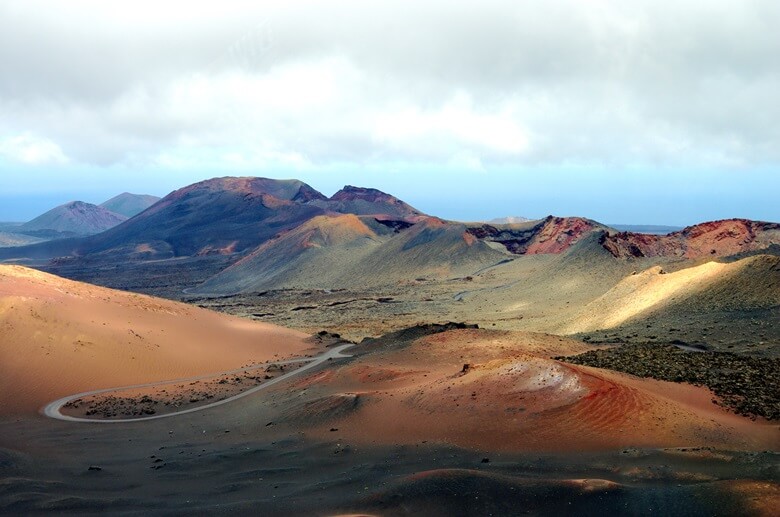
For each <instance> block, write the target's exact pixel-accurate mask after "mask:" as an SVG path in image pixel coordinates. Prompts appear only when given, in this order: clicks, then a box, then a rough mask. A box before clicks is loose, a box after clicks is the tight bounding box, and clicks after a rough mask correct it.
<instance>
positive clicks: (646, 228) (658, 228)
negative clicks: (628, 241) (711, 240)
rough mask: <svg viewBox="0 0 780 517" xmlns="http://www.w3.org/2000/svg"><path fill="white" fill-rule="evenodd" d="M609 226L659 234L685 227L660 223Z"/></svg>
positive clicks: (677, 230) (624, 230) (620, 229)
mask: <svg viewBox="0 0 780 517" xmlns="http://www.w3.org/2000/svg"><path fill="white" fill-rule="evenodd" d="M609 227H610V228H614V229H616V230H619V231H621V232H633V233H653V234H658V235H666V234H668V233H672V232H679V231H680V230H682V229H683V227H682V226H663V225H658V224H610V225H609Z"/></svg>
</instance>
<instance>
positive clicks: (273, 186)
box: [164, 176, 324, 201]
mask: <svg viewBox="0 0 780 517" xmlns="http://www.w3.org/2000/svg"><path fill="white" fill-rule="evenodd" d="M301 189H303V190H304V191H305V192H308V191H313V192H316V190H314V189H313V188H311V187H310V186H309V185H307V184H306V183H304V182H302V181H299V180H277V179H272V178H255V177H234V176H225V177H222V178H211V179H208V180H204V181H200V182H198V183H193V184H192V185H189V186H186V187H183V188H180V189H179V190H176V191H174V192H172V193H171V194H168V196H166V197H165V198H164V199H168V198H170V197H171V196H173V197H175V198H182V197H186V196H188V195H191V194H194V193H198V194H199V195H202V194H204V193H215V194H219V193H229V194H231V195H235V194H239V195H245V196H262V195H270V196H273V197H275V198H277V199H283V200H287V201H292V200H293V198H294V197H295V196H296V195H298V193H299V192H300V191H301ZM323 198H324V196H323Z"/></svg>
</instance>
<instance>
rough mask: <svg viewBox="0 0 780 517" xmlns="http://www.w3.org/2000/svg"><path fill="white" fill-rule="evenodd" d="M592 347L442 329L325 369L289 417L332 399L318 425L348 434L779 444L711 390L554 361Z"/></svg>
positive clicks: (517, 444) (587, 445)
mask: <svg viewBox="0 0 780 517" xmlns="http://www.w3.org/2000/svg"><path fill="white" fill-rule="evenodd" d="M583 348H584V345H583V344H582V343H578V342H576V341H573V340H569V339H565V338H560V337H557V336H546V335H542V334H528V333H517V332H495V331H493V332H491V331H485V330H454V331H449V332H444V333H440V334H435V335H431V336H427V337H423V338H420V339H418V340H416V341H414V342H412V343H411V344H410V345H409V346H407V347H404V348H400V349H399V348H396V347H393V348H386V349H384V350H383V349H382V348H381V345H380V346H378V347H377V349H375V350H374V351H372V352H371V353H369V354H366V355H364V356H362V357H360V358H359V359H357V360H355V361H353V362H352V363H351V364H349V365H345V366H342V367H341V368H339V369H338V370H336V371H334V372H333V373H332V374H329V375H327V376H322V375H320V377H319V378H318V379H317V384H318V386H319V388H318V389H317V391H316V394H317V396H318V397H319V399H318V403H316V404H309V405H307V404H305V403H304V404H302V405H300V406H299V407H298V410H297V411H298V413H297V414H296V413H295V411H293V412H292V413H291V414H290V416H291V417H294V419H295V421H298V422H302V421H306V418H305V413H307V412H308V411H310V410H311V409H313V408H317V409H318V411H321V409H322V408H323V407H327V408H328V411H330V413H331V414H332V415H333V418H332V420H331V421H328V422H327V425H323V426H322V427H321V428H320V427H319V426H317V429H314V431H315V432H319V430H320V429H322V430H323V431H326V430H327V429H326V427H327V426H330V425H332V426H333V427H336V428H338V429H339V432H340V433H341V434H340V436H343V437H344V439H353V440H356V441H363V442H366V443H421V442H423V441H427V442H446V443H451V444H455V445H459V446H465V447H473V448H478V449H479V448H484V449H489V450H565V451H569V450H570V451H578V450H579V451H581V450H599V449H614V448H620V447H631V446H636V447H677V446H702V445H706V446H715V447H725V448H730V449H759V450H760V449H763V448H767V447H776V446H777V444H778V443H780V442H779V441H778V440H780V433H778V426H777V425H772V424H768V423H766V422H760V421H758V422H754V421H751V420H749V419H747V418H744V417H741V416H738V415H734V414H732V413H729V412H728V411H727V410H724V409H723V408H721V407H720V406H717V405H715V404H713V403H712V398H713V396H712V394H711V393H710V391H709V390H707V389H705V388H699V387H695V386H690V385H686V384H675V383H668V382H661V381H655V380H649V379H639V378H636V377H632V376H629V375H624V374H620V373H616V372H611V371H607V370H600V369H596V368H588V367H581V366H574V365H569V364H565V363H561V362H558V361H555V360H552V359H550V357H551V356H555V355H566V354H571V353H577V352H579V351H581V350H582V349H583ZM464 365H468V366H464ZM389 378H393V379H395V381H394V382H388V379H389ZM299 382H300V384H301V385H302V386H305V385H306V383H307V380H306V379H302V380H301V381H299ZM325 387H327V389H325ZM347 395H349V396H350V397H351V398H347V397H346V396H347ZM317 421H318V422H319V421H322V419H321V418H319V419H318V420H317Z"/></svg>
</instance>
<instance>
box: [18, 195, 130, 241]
mask: <svg viewBox="0 0 780 517" xmlns="http://www.w3.org/2000/svg"><path fill="white" fill-rule="evenodd" d="M125 220H127V217H126V216H124V215H120V214H117V213H114V212H112V211H110V210H108V209H106V208H104V207H102V206H99V205H93V204H91V203H85V202H83V201H71V202H70V203H65V204H64V205H60V206H58V207H55V208H52V209H51V210H49V211H48V212H46V213H44V214H41V215H39V216H38V217H36V218H35V219H33V220H32V221H29V222H27V223H24V224H23V225H21V226H19V229H18V230H17V231H18V232H19V233H28V234H33V235H36V236H44V237H53V236H57V237H59V236H62V237H68V236H80V235H93V234H96V233H100V232H103V231H105V230H108V229H109V228H113V227H114V226H116V225H118V224H120V223H122V222H123V221H125Z"/></svg>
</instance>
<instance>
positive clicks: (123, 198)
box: [100, 192, 160, 218]
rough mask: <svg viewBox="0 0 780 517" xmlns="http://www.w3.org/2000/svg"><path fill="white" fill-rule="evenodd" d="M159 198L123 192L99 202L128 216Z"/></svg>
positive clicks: (108, 208) (104, 206)
mask: <svg viewBox="0 0 780 517" xmlns="http://www.w3.org/2000/svg"><path fill="white" fill-rule="evenodd" d="M159 200H160V198H159V197H157V196H150V195H146V194H131V193H129V192H123V193H122V194H119V195H118V196H115V197H112V198H111V199H109V200H108V201H104V202H103V203H100V206H102V207H103V208H105V209H107V210H110V211H112V212H114V213H117V214H121V215H124V216H125V217H128V218H129V217H133V216H134V215H136V214H140V213H141V212H143V211H144V210H146V209H147V208H149V207H150V206H152V205H153V204H155V203H156V202H158V201H159Z"/></svg>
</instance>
